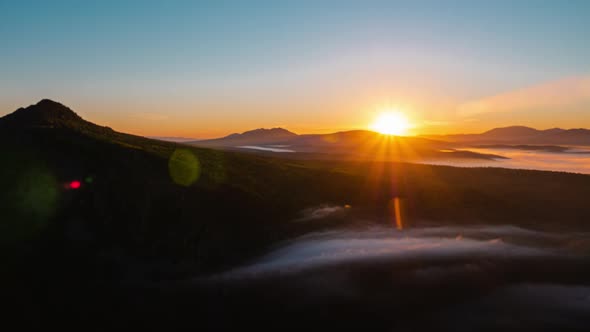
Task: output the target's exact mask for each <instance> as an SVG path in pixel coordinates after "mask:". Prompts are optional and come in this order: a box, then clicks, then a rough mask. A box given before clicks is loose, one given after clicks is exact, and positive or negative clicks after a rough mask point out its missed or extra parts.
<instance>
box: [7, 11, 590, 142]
mask: <svg viewBox="0 0 590 332" xmlns="http://www.w3.org/2000/svg"><path fill="white" fill-rule="evenodd" d="M589 32H590V1H567V2H566V1H531V2H527V1H411V2H410V1H408V2H396V1H349V2H347V1H332V2H328V1H289V2H286V1H211V2H206V1H108V0H106V1H95V2H92V3H89V2H80V1H9V0H0V40H2V46H0V47H1V49H0V50H1V52H0V73H1V76H0V114H4V113H8V112H10V111H12V110H14V109H16V108H17V107H20V106H23V105H28V104H31V103H35V102H36V101H37V100H39V99H41V98H52V99H56V100H59V101H61V102H63V103H64V104H67V105H69V106H71V107H72V108H74V109H75V110H76V111H78V112H79V113H80V114H82V115H83V116H85V117H86V118H89V120H92V121H96V122H100V123H104V124H107V125H111V126H113V127H114V128H115V129H119V130H124V131H131V132H135V133H138V134H146V135H150V134H152V135H183V136H215V135H217V134H222V133H225V132H230V131H239V130H246V129H250V128H251V127H262V126H279V125H280V126H286V127H290V128H292V129H294V130H297V131H304V132H321V131H330V130H337V129H352V128H362V127H363V126H366V122H367V121H370V118H371V116H373V114H372V113H373V112H375V111H376V110H377V109H378V108H379V107H383V106H382V105H393V106H395V107H401V108H404V112H406V113H409V114H408V115H409V117H410V118H412V119H414V121H415V122H416V123H417V124H418V125H419V126H420V127H422V130H423V131H426V132H428V131H433V132H442V131H448V132H457V131H464V130H466V129H473V130H477V129H482V128H483V125H484V123H485V124H494V125H502V124H505V125H509V124H511V123H504V122H507V121H509V120H510V119H511V118H515V119H514V121H516V122H518V123H520V124H529V125H534V126H538V127H543V126H551V124H549V123H545V122H538V121H537V120H535V118H536V117H535V114H537V113H538V112H545V113H543V116H541V118H550V116H549V115H548V114H558V113H559V114H560V117H553V118H554V119H553V120H552V121H555V124H554V125H553V126H565V127H567V126H571V125H572V124H573V123H575V120H576V119H577V118H579V116H580V115H581V116H584V113H583V111H582V110H584V109H585V110H587V112H588V114H590V103H589V102H588V101H589V100H590V98H586V97H587V96H586V93H585V91H586V90H585V89H586V88H587V87H586V79H587V77H588V75H589V74H590V60H589V59H590V43H589V42H588V35H589ZM571 78H575V80H576V81H575V83H574V86H575V87H578V88H579V87H581V89H582V90H584V91H583V93H582V94H581V96H580V95H579V94H578V95H575V96H572V98H570V99H568V98H567V97H568V96H565V97H564V98H565V100H566V101H567V103H566V104H567V105H557V106H555V105H551V107H549V106H548V107H547V108H546V109H545V108H544V107H542V106H539V105H537V104H536V105H535V106H534V109H519V110H509V111H508V113H506V112H502V113H503V114H500V115H498V116H494V115H493V114H487V113H486V115H485V116H478V117H476V118H468V119H463V118H461V114H463V113H461V112H458V111H457V110H458V109H461V107H462V106H464V105H466V104H467V105H471V104H473V103H474V102H477V101H478V100H487V99H489V98H492V97H494V96H498V95H506V94H510V93H511V92H512V91H522V90H523V89H529V88H532V89H533V90H534V89H535V87H537V86H539V85H547V84H548V85H551V84H560V83H559V82H571ZM552 82H553V83H552ZM568 84H571V83H568ZM560 89H561V90H563V91H565V92H564V93H566V94H567V91H568V88H567V87H561V86H560ZM531 98H534V96H532V97H531ZM560 106H563V108H562V109H560V110H556V109H553V108H555V107H560ZM506 108H509V107H506ZM535 112H536V113H535ZM556 112H558V113H556ZM488 113H493V111H490V112H488ZM469 114H473V113H472V112H471V113H469ZM506 114H510V115H512V116H511V117H508V116H507V115H506ZM506 118H509V119H506ZM499 119H501V120H499ZM494 120H496V122H494ZM490 121H491V122H490ZM584 121H585V122H584ZM584 121H582V123H584V124H585V125H586V126H589V127H590V115H588V118H587V119H585V120H584ZM478 122H479V123H480V124H479V125H478ZM578 122H579V121H578ZM430 124H431V125H432V126H431V125H430Z"/></svg>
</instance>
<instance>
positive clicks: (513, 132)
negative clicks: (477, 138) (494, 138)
mask: <svg viewBox="0 0 590 332" xmlns="http://www.w3.org/2000/svg"><path fill="white" fill-rule="evenodd" d="M538 133H539V131H538V130H537V129H534V128H531V127H526V126H510V127H502V128H494V129H491V130H488V131H486V132H485V133H483V135H488V136H489V135H502V136H531V135H536V134H538Z"/></svg>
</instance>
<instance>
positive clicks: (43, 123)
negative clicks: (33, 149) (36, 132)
mask: <svg viewBox="0 0 590 332" xmlns="http://www.w3.org/2000/svg"><path fill="white" fill-rule="evenodd" d="M0 127H3V128H8V129H15V130H16V129H27V128H66V129H71V130H76V131H94V132H100V133H104V132H112V129H111V128H108V127H102V126H98V125H95V124H94V123H92V122H89V121H86V120H84V119H83V118H82V117H81V116H79V115H78V114H76V112H74V111H72V110H71V109H70V108H69V107H67V106H65V105H63V104H61V103H58V102H56V101H53V100H50V99H42V100H41V101H39V102H38V103H37V104H34V105H30V106H28V107H26V108H22V107H21V108H19V109H17V110H16V111H14V112H12V113H10V114H8V115H6V116H4V117H2V118H0Z"/></svg>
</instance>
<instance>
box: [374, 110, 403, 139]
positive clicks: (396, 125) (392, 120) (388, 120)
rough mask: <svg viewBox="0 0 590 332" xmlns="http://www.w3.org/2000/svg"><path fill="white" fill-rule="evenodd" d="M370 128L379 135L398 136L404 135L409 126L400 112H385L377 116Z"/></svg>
mask: <svg viewBox="0 0 590 332" xmlns="http://www.w3.org/2000/svg"><path fill="white" fill-rule="evenodd" d="M370 128H371V129H372V130H374V131H376V132H378V133H381V134H385V135H396V136H400V135H406V134H407V133H408V129H410V128H411V125H410V122H409V121H408V118H407V117H406V116H405V115H404V114H403V113H402V112H399V111H386V112H382V113H381V114H379V116H377V118H376V119H375V121H374V122H373V124H372V125H371V127H370Z"/></svg>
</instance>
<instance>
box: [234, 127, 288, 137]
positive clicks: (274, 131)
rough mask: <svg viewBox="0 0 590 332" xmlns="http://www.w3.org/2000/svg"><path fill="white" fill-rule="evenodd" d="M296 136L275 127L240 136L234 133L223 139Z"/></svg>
mask: <svg viewBox="0 0 590 332" xmlns="http://www.w3.org/2000/svg"><path fill="white" fill-rule="evenodd" d="M295 136H297V134H295V133H293V132H290V131H288V130H287V129H284V128H280V127H276V128H258V129H253V130H248V131H245V132H243V133H241V134H238V133H235V134H231V135H228V136H226V137H224V138H274V139H276V138H281V139H282V138H291V137H295Z"/></svg>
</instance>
